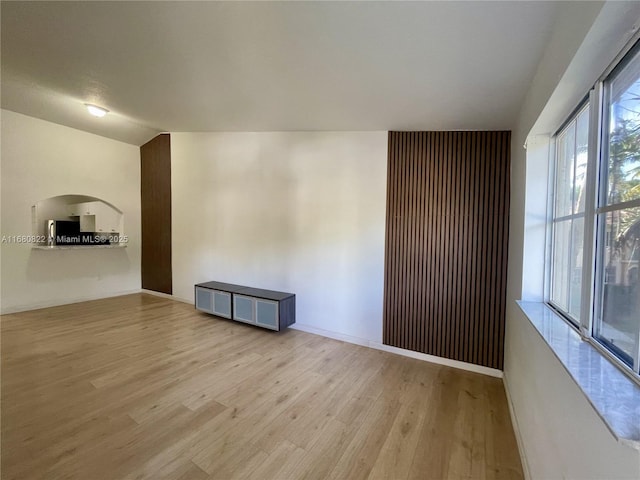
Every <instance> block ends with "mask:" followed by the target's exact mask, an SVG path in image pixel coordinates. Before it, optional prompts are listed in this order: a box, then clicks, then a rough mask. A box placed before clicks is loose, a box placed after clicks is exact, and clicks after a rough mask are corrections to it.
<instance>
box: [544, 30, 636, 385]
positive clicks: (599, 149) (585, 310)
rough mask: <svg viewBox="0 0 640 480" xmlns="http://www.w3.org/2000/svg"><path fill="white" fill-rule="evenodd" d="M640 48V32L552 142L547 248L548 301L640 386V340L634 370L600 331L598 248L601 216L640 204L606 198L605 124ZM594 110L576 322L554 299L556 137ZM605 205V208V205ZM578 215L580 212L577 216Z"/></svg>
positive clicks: (589, 148) (599, 264) (606, 136)
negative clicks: (610, 90) (616, 89)
mask: <svg viewBox="0 0 640 480" xmlns="http://www.w3.org/2000/svg"><path fill="white" fill-rule="evenodd" d="M637 52H640V40H639V38H638V36H636V37H635V38H634V39H633V41H632V42H630V44H629V45H628V46H627V47H626V48H625V49H624V50H623V51H622V52H620V54H619V55H618V56H617V57H616V59H615V60H614V62H612V64H611V65H610V66H609V67H608V68H607V70H606V71H605V72H604V73H603V75H602V76H601V77H600V78H599V79H598V81H597V82H596V84H595V85H594V87H593V88H592V89H591V90H590V91H589V93H588V97H587V98H585V99H583V100H582V101H581V102H580V103H579V105H578V107H577V108H576V109H574V110H573V111H572V112H571V114H570V115H569V116H568V117H567V119H566V120H565V121H564V122H563V123H562V125H561V127H560V128H558V130H557V131H556V132H555V133H554V134H553V135H552V138H551V143H550V152H549V153H550V155H549V160H550V164H549V180H548V182H549V183H548V187H549V190H548V192H549V195H548V199H547V242H546V249H545V282H544V287H545V288H544V295H545V303H547V304H548V305H549V306H551V307H552V308H553V309H554V310H556V311H557V312H558V313H560V314H561V316H562V318H564V319H565V321H566V322H567V324H568V325H570V326H571V327H572V328H574V329H577V330H579V333H580V335H581V337H582V338H583V340H585V341H587V342H589V343H590V344H591V345H593V346H594V347H595V348H596V349H597V350H598V351H599V352H600V353H601V354H602V355H603V356H605V357H606V358H608V359H609V360H610V361H611V362H612V363H614V364H615V365H616V366H618V367H619V368H620V369H621V370H622V371H623V372H624V373H626V374H627V375H628V376H629V377H630V378H631V379H632V380H634V381H635V382H636V383H638V384H640V340H638V341H637V342H636V343H637V345H638V350H639V351H638V352H637V353H636V355H635V357H634V365H633V368H630V367H629V366H628V365H627V364H626V363H624V362H623V361H622V360H621V359H620V358H618V357H617V356H616V355H615V354H614V353H613V352H612V351H610V350H609V349H608V348H607V347H606V346H605V345H604V344H603V343H601V342H600V341H599V340H598V339H597V338H596V336H595V335H594V333H595V332H594V327H595V321H596V316H597V315H599V314H600V312H601V311H602V305H601V303H602V298H603V297H602V289H603V285H604V284H603V282H602V281H600V279H602V278H603V277H602V273H603V272H602V268H603V265H602V263H601V262H598V252H597V251H596V242H597V238H598V230H599V226H598V221H599V217H600V216H601V215H602V214H604V213H607V212H609V211H614V210H619V209H620V208H632V207H640V199H636V200H633V201H630V202H625V203H622V204H615V205H611V206H608V205H606V202H603V199H604V198H606V194H607V192H606V190H607V183H606V181H602V180H603V179H606V174H607V168H608V158H605V156H606V155H607V154H608V152H607V145H605V141H607V140H608V133H607V132H606V131H605V130H606V129H605V128H604V127H605V126H606V125H607V124H608V121H605V120H604V119H605V117H604V115H609V111H608V110H609V104H608V100H607V99H606V98H605V97H606V95H605V82H606V81H608V80H609V79H610V76H611V74H612V73H613V72H614V70H615V69H616V68H617V67H618V65H619V64H621V62H622V61H623V59H625V57H626V55H635V54H636V53H637ZM587 104H588V108H589V137H588V138H589V146H588V156H587V176H586V185H585V193H586V197H585V210H584V245H583V258H582V288H581V304H580V318H579V319H577V320H578V322H577V323H576V322H575V321H574V317H572V316H571V315H570V314H569V313H568V312H564V311H563V310H562V309H561V308H559V307H558V306H557V305H555V304H554V303H553V302H551V301H550V298H551V275H552V273H551V271H552V261H553V248H554V242H553V230H554V228H553V226H554V223H555V219H554V216H555V200H556V192H555V190H556V165H557V163H556V155H557V150H556V147H557V145H556V138H557V136H558V135H559V134H560V133H561V132H562V131H563V130H564V129H565V127H566V126H567V125H568V124H570V123H571V122H572V121H574V120H576V119H577V117H578V115H579V114H580V113H581V112H582V111H583V109H584V107H585V105H587ZM601 205H604V206H601ZM573 216H575V214H573Z"/></svg>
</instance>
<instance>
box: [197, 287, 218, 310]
mask: <svg viewBox="0 0 640 480" xmlns="http://www.w3.org/2000/svg"><path fill="white" fill-rule="evenodd" d="M196 308H197V309H198V310H202V311H203V312H207V313H214V312H213V290H209V289H208V288H201V287H196Z"/></svg>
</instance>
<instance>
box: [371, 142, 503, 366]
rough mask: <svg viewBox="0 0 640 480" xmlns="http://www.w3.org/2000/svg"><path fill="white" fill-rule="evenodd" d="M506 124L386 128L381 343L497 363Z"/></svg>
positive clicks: (500, 331) (499, 358) (499, 353)
mask: <svg viewBox="0 0 640 480" xmlns="http://www.w3.org/2000/svg"><path fill="white" fill-rule="evenodd" d="M510 143H511V132H502V131H501V132H389V159H388V185H387V229H386V247H385V249H386V252H385V287H384V289H385V292H384V322H383V325H384V332H383V341H384V343H385V344H386V345H392V346H395V347H399V348H404V349H408V350H413V351H417V352H422V353H428V354H431V355H437V356H440V357H445V358H450V359H454V360H461V361H463V362H469V363H474V364H478V365H483V366H486V367H491V368H496V369H502V366H503V350H504V325H505V302H506V279H507V242H508V231H509V217H508V214H509V168H510V167H509V162H510Z"/></svg>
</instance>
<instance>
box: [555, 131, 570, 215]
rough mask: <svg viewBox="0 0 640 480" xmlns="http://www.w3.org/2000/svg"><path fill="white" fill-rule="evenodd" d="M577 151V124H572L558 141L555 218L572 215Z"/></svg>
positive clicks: (559, 136)
mask: <svg viewBox="0 0 640 480" xmlns="http://www.w3.org/2000/svg"><path fill="white" fill-rule="evenodd" d="M574 151H575V123H572V124H571V125H570V126H569V127H568V128H567V129H566V130H565V131H564V132H563V133H562V134H560V135H558V138H557V140H556V189H555V216H556V217H564V216H565V215H571V213H573V212H572V211H571V206H572V199H571V196H572V195H571V192H572V190H573V167H574Z"/></svg>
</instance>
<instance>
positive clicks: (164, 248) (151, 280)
mask: <svg viewBox="0 0 640 480" xmlns="http://www.w3.org/2000/svg"><path fill="white" fill-rule="evenodd" d="M140 178H141V182H140V201H141V210H142V266H141V270H142V272H141V273H142V288H144V289H147V290H154V291H156V292H162V293H168V294H171V293H172V290H173V282H172V270H171V137H170V135H169V134H167V133H163V134H160V135H158V136H157V137H155V138H154V139H152V140H150V141H149V142H147V143H145V144H144V145H142V146H141V147H140Z"/></svg>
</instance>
